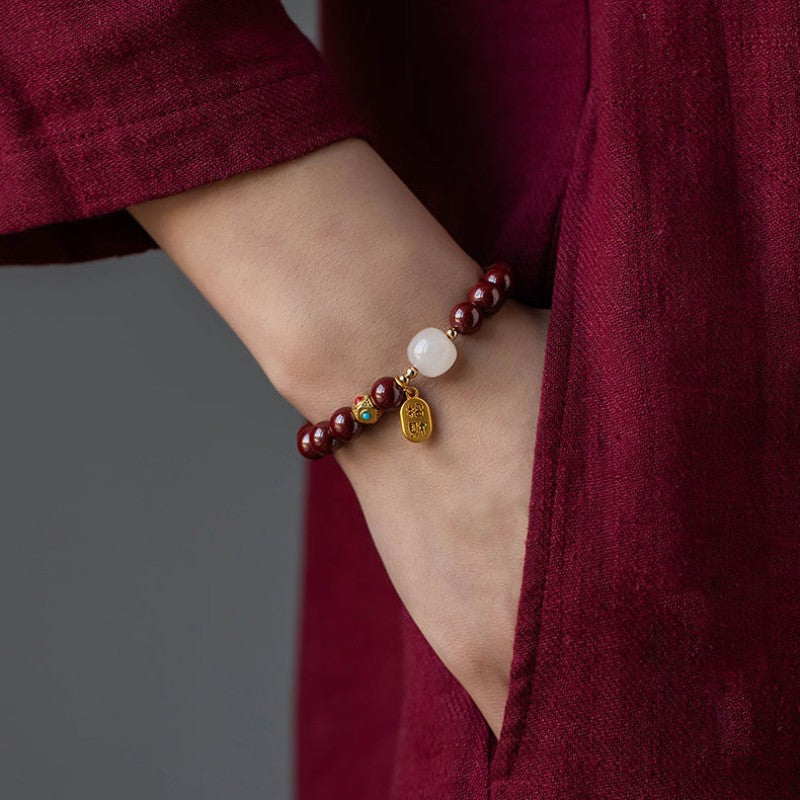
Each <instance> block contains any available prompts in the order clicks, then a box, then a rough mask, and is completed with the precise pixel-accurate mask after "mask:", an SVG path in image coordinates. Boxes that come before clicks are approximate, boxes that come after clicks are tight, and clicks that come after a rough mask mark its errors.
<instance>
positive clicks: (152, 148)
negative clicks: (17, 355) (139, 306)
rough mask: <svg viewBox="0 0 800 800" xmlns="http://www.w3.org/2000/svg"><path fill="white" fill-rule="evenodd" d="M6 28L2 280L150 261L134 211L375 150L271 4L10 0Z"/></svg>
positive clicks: (0, 181) (1, 96)
mask: <svg viewBox="0 0 800 800" xmlns="http://www.w3.org/2000/svg"><path fill="white" fill-rule="evenodd" d="M0 26H2V34H1V35H0V187H1V191H0V264H3V263H5V264H21V263H48V262H55V261H79V260H86V259H90V258H99V257H102V256H106V255H112V254H122V253H130V252H135V251H138V250H143V249H146V248H148V247H153V246H154V243H153V242H152V240H150V238H149V237H148V236H147V235H146V234H145V233H144V232H143V231H142V230H141V229H140V228H139V227H138V226H137V225H136V224H135V222H134V221H133V220H132V218H131V217H130V216H129V215H128V214H127V213H126V212H125V211H124V208H125V207H126V206H128V205H130V204H132V203H136V202H140V201H144V200H148V199H152V198H155V197H161V196H165V195H169V194H175V193H176V192H180V191H184V190H186V189H189V188H192V187H194V186H198V185H200V184H203V183H207V182H210V181H215V180H220V179H222V178H225V177H228V176H230V175H234V174H237V173H241V172H246V171H249V170H254V169H260V168H263V167H267V166H269V165H270V164H274V163H276V162H278V161H283V160H286V159H290V158H294V157H296V156H299V155H301V154H303V153H305V152H308V151H310V150H313V149H315V148H318V147H321V146H323V145H325V144H329V143H331V142H334V141H336V140H338V139H343V138H346V137H348V136H364V135H366V132H365V130H364V129H363V126H362V125H361V123H360V121H359V120H358V119H357V118H356V117H355V115H354V114H353V113H352V112H351V111H350V109H349V108H348V106H347V104H346V103H345V102H344V100H343V99H342V97H341V95H340V94H339V90H338V88H337V86H336V85H335V83H334V81H333V80H332V79H331V77H330V76H329V75H328V73H327V72H326V70H325V67H324V65H323V64H322V62H321V60H320V56H319V54H318V53H317V51H316V49H315V48H314V47H313V46H312V45H311V44H310V43H309V42H308V40H307V39H306V38H305V37H304V36H303V35H302V34H301V33H300V32H299V31H298V30H297V28H296V27H295V26H294V24H293V23H292V22H291V21H290V20H289V18H288V17H287V16H286V14H285V12H284V11H283V8H282V6H281V4H280V3H279V2H277V1H276V0H159V1H155V0H150V1H148V0H24V1H23V0H17V2H14V0H12V1H11V2H8V3H4V4H3V5H2V9H0Z"/></svg>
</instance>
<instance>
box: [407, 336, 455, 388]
mask: <svg viewBox="0 0 800 800" xmlns="http://www.w3.org/2000/svg"><path fill="white" fill-rule="evenodd" d="M456 355H457V351H456V346H455V345H454V344H453V343H452V342H451V341H450V339H448V338H447V334H446V333H445V332H444V331H440V330H439V329H438V328H423V329H422V330H421V331H420V332H419V333H417V334H416V335H415V336H414V338H413V339H412V340H411V341H410V342H409V343H408V360H409V361H410V362H411V363H412V364H413V365H414V366H415V367H416V368H417V371H418V372H419V373H420V375H425V376H426V377H428V378H435V377H437V376H438V375H442V374H443V373H445V372H447V370H449V369H450V367H452V366H453V363H454V362H455V360H456Z"/></svg>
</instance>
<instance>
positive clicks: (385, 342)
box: [131, 140, 481, 419]
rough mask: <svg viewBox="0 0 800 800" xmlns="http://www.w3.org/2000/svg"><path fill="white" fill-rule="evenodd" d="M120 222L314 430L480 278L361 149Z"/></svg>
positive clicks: (345, 145)
mask: <svg viewBox="0 0 800 800" xmlns="http://www.w3.org/2000/svg"><path fill="white" fill-rule="evenodd" d="M131 211H132V213H133V214H134V215H135V216H136V217H137V219H139V221H140V222H142V224H143V225H144V226H145V227H146V228H147V229H148V230H149V231H150V233H151V234H152V235H153V236H154V237H155V238H156V239H157V241H159V242H160V243H161V245H162V246H163V247H164V249H166V250H167V251H168V252H169V253H170V255H171V256H172V257H173V258H174V259H175V261H176V262H177V263H178V264H179V266H181V268H182V269H183V270H184V271H185V272H186V273H187V274H188V275H189V277H190V278H191V279H192V280H193V281H194V282H195V283H196V284H197V286H198V287H199V288H200V290H201V291H203V293H204V294H205V295H206V296H207V297H208V298H209V300H210V301H211V302H212V304H213V305H214V306H215V307H216V308H217V309H218V310H219V311H220V313H222V315H223V317H225V319H226V320H227V321H228V322H229V324H230V325H231V326H232V327H233V328H234V330H235V331H236V333H237V334H238V335H239V336H240V338H241V339H242V340H243V341H244V342H245V344H246V345H247V346H248V348H249V349H250V351H251V352H252V353H253V355H254V357H255V358H256V360H257V361H258V362H259V364H260V365H261V366H262V368H263V369H264V371H265V372H266V374H267V376H268V377H269V378H270V380H271V381H272V383H273V384H274V385H275V386H276V388H277V389H278V391H280V392H281V393H282V394H283V395H284V396H285V397H286V398H287V399H288V400H289V402H291V403H292V404H293V405H294V406H295V407H296V408H298V410H299V411H300V412H301V413H303V414H304V415H306V416H308V417H310V418H312V419H316V418H318V417H320V416H321V415H324V414H326V413H328V412H330V410H331V409H332V408H333V407H335V406H336V405H342V404H343V403H346V402H349V400H351V399H352V397H353V395H355V394H356V393H358V392H359V391H363V389H364V388H367V389H368V388H369V385H370V384H371V382H372V381H373V380H374V379H375V377H376V376H377V375H383V374H389V373H391V372H392V371H393V370H394V371H398V370H400V369H402V368H403V367H404V366H405V347H406V343H407V341H408V339H409V338H410V337H411V335H413V333H415V332H416V331H417V330H419V329H420V328H422V327H425V326H428V325H433V326H442V325H444V326H446V322H447V314H448V312H449V309H450V307H451V306H452V305H453V304H454V303H455V302H457V301H458V300H459V299H460V298H461V297H462V295H463V292H464V291H465V289H466V288H468V287H469V286H470V285H471V283H473V282H474V281H475V280H476V278H477V277H479V276H480V274H481V273H480V269H479V267H478V265H477V264H476V263H475V262H474V261H472V260H471V259H470V258H469V257H468V256H467V255H466V254H465V253H464V252H463V251H462V250H461V249H460V248H459V247H458V246H457V245H456V244H455V243H454V242H453V240H452V239H451V238H450V237H449V236H448V234H447V233H446V232H445V231H444V230H443V229H442V228H441V226H439V224H438V223H437V222H436V221H435V220H433V218H432V217H431V216H430V214H428V212H427V211H426V210H425V209H424V208H423V207H422V206H421V204H420V203H419V202H418V201H417V200H416V198H414V197H413V195H412V194H411V193H410V192H409V191H408V189H406V187H405V186H403V184H402V183H401V182H400V181H399V180H398V179H397V178H396V177H395V176H394V174H393V173H392V172H391V170H389V168H388V167H387V166H386V165H385V164H384V163H383V161H381V159H380V158H379V157H378V156H377V155H376V154H375V153H374V152H373V151H372V150H371V149H370V148H369V146H368V145H367V144H366V143H364V142H361V141H359V140H348V141H345V142H340V143H337V144H335V145H332V146H330V147H327V148H324V149H323V150H318V151H316V152H314V153H311V154H309V155H308V156H304V157H303V158H300V159H297V160H296V161H292V162H287V163H284V164H280V165H278V166H276V167H274V168H271V169H267V170H263V171H261V172H257V173H250V174H248V175H243V176H238V177H236V178H232V179H230V180H228V181H224V182H222V183H219V184H213V185H210V186H205V187H201V188H199V189H195V190H193V191H190V192H186V193H184V194H183V195H179V196H175V197H169V198H164V199H162V200H156V201H152V202H150V203H146V204H143V205H141V206H138V207H135V208H133V209H131Z"/></svg>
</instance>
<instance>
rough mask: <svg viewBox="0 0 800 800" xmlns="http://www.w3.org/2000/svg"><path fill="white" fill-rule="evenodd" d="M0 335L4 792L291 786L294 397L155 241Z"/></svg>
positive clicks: (40, 276)
mask: <svg viewBox="0 0 800 800" xmlns="http://www.w3.org/2000/svg"><path fill="white" fill-rule="evenodd" d="M287 5H288V6H289V7H290V11H291V12H293V13H294V14H295V15H297V16H298V17H299V18H300V20H301V22H302V24H303V26H304V28H305V29H306V30H310V28H311V26H312V24H313V19H312V13H311V12H312V10H313V0H312V2H304V3H288V4H287ZM0 332H1V333H0V364H1V365H2V381H1V382H0V387H2V388H0V420H2V426H1V427H0V529H1V530H2V535H0V648H1V650H0V797H3V798H8V800H143V798H147V800H167V798H169V800H206V799H207V800H212V798H213V800H220V798H226V799H227V798H235V799H236V800H255V799H256V798H259V800H264V798H269V799H270V800H285V799H286V798H289V797H290V782H291V781H290V775H291V770H290V763H291V738H290V731H291V710H292V703H293V697H292V679H293V670H294V655H295V653H294V647H295V625H296V618H297V603H296V594H297V579H298V569H299V566H298V556H299V547H300V540H299V520H300V506H301V469H302V465H301V464H300V462H299V459H298V458H297V457H296V455H295V451H294V430H295V428H296V426H297V423H298V421H299V418H298V416H297V415H296V414H295V412H294V411H292V409H291V408H289V407H288V405H287V404H286V403H284V401H283V400H281V398H280V397H279V396H278V395H277V394H276V393H275V392H274V391H273V390H272V389H271V387H270V386H269V384H268V383H267V381H266V379H265V378H264V376H263V375H262V373H261V372H260V370H259V369H258V367H257V366H256V364H255V363H254V362H253V361H252V359H251V358H250V356H249V355H248V353H247V352H246V351H245V350H244V348H243V347H242V345H241V344H240V343H239V342H238V340H237V339H236V338H235V337H234V335H233V334H232V333H231V332H230V330H229V329H228V328H227V327H226V326H225V324H224V323H223V322H222V321H221V320H220V319H219V318H218V317H217V316H216V314H215V313H214V312H213V311H212V310H211V309H210V308H209V307H208V306H207V304H206V303H205V302H204V301H203V300H202V298H201V297H200V296H199V295H198V294H197V292H195V290H194V289H193V288H192V287H191V286H190V285H189V284H188V283H187V282H186V280H185V279H184V278H183V277H182V276H181V274H180V273H179V272H178V271H177V269H176V268H175V267H174V266H173V265H172V264H171V263H170V262H169V261H168V259H167V258H165V257H164V256H163V255H162V254H161V253H150V254H146V255H142V256H135V257H130V258H126V259H116V260H110V261H106V262H101V263H96V264H92V265H81V266H69V267H64V266H61V267H46V268H36V269H19V268H11V269H2V270H0Z"/></svg>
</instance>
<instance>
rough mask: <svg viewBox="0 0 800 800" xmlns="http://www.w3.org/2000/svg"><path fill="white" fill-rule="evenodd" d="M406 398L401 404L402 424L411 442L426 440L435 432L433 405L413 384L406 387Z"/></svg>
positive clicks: (404, 434) (404, 432) (405, 434)
mask: <svg viewBox="0 0 800 800" xmlns="http://www.w3.org/2000/svg"><path fill="white" fill-rule="evenodd" d="M405 391H406V399H405V402H404V403H403V405H402V406H400V425H401V426H402V428H403V436H405V437H406V439H408V441H409V442H424V441H425V440H426V439H427V438H428V437H429V436H430V435H431V434H432V433H433V417H432V416H431V407H430V406H429V405H428V404H427V403H426V402H425V401H424V400H423V399H422V398H421V397H420V396H419V390H418V389H416V388H415V387H413V386H409V387H408V388H406V390H405Z"/></svg>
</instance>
